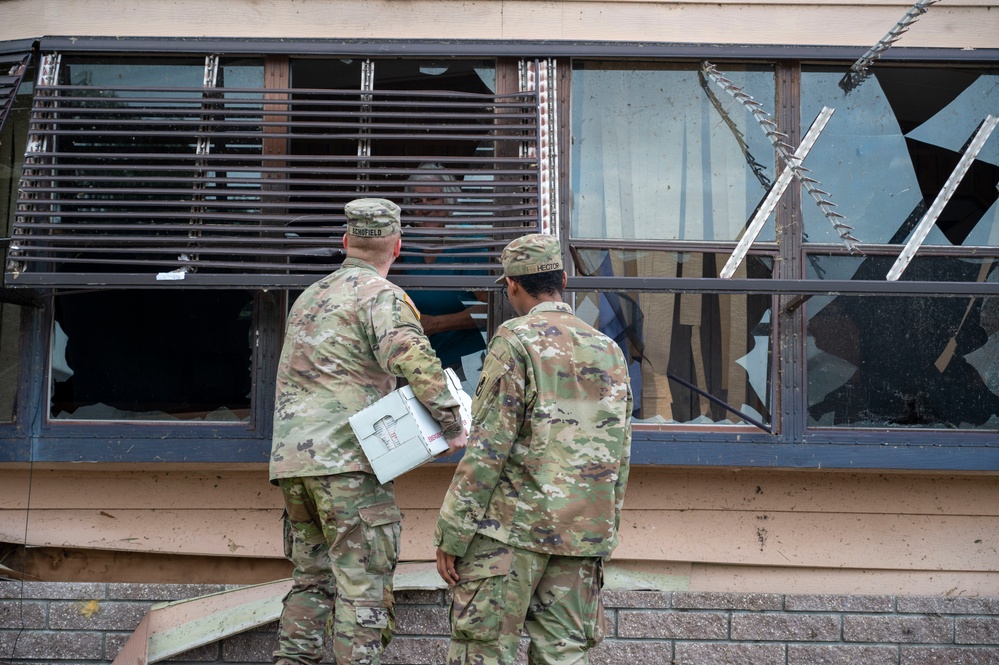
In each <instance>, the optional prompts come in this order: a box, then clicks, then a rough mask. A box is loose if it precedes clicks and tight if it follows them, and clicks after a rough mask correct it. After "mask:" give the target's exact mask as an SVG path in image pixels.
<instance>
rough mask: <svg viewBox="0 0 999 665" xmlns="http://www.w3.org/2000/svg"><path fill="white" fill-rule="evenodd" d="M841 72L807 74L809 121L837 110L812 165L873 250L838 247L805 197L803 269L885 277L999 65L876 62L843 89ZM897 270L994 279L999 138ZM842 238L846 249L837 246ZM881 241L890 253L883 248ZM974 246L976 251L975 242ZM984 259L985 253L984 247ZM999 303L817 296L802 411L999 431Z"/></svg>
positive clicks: (981, 110) (867, 422)
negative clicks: (829, 250)
mask: <svg viewBox="0 0 999 665" xmlns="http://www.w3.org/2000/svg"><path fill="white" fill-rule="evenodd" d="M841 78H842V70H840V69H838V68H827V67H806V68H804V69H803V72H802V84H801V87H802V121H803V122H804V121H805V120H806V119H808V118H810V117H811V115H812V114H814V113H815V112H817V110H818V108H819V107H820V106H821V105H827V106H834V107H836V109H837V111H836V115H835V116H834V117H833V119H832V121H831V122H830V123H829V125H828V128H827V129H826V131H825V133H824V134H823V137H822V139H821V140H820V141H819V142H817V143H816V145H815V148H814V149H813V150H812V152H811V154H810V155H809V157H808V159H807V160H806V162H805V164H806V166H808V167H809V168H811V169H812V174H813V175H814V176H815V177H816V178H818V179H819V180H821V181H822V187H823V188H824V189H827V190H829V191H830V192H832V198H833V200H834V201H835V202H836V203H837V205H838V207H837V211H838V212H840V213H842V214H843V215H844V216H845V221H846V223H848V224H850V225H851V226H853V227H854V231H853V234H854V236H856V237H857V238H859V239H860V240H861V242H862V243H863V244H862V247H864V256H852V257H849V256H829V255H824V254H823V253H821V252H820V250H819V246H820V245H821V244H822V243H837V239H836V238H835V236H834V235H833V233H832V230H831V227H830V226H829V224H828V223H826V222H825V220H823V219H822V216H821V213H820V211H819V210H818V209H817V208H816V207H815V206H814V205H809V204H808V201H805V202H804V203H803V204H802V213H803V218H804V224H805V229H804V234H805V239H806V241H807V244H806V245H805V250H806V252H808V261H807V270H808V274H807V277H808V278H809V279H822V280H871V281H880V280H885V279H886V278H887V277H888V274H889V271H890V270H892V268H893V265H894V264H895V262H896V259H897V258H898V256H899V249H898V248H897V247H896V248H895V249H891V248H887V247H885V245H895V246H898V245H903V244H905V243H906V241H907V240H908V239H909V238H910V237H911V236H912V235H913V232H914V230H915V229H916V227H917V224H919V223H920V221H921V220H922V219H923V217H924V215H925V214H926V213H927V210H929V209H930V208H931V204H932V203H933V202H934V200H935V199H936V198H937V197H938V195H939V194H940V192H941V191H942V190H943V189H944V185H945V183H946V182H947V181H948V178H949V177H950V176H951V174H952V173H953V172H954V170H955V166H956V165H957V164H958V161H959V160H960V158H961V156H962V153H963V151H964V150H965V147H966V145H967V144H968V142H969V139H970V138H971V137H972V136H973V135H974V134H975V133H976V130H977V129H978V127H979V125H981V124H982V121H983V120H985V118H986V116H987V115H989V114H994V113H995V109H996V102H997V100H999V75H997V73H996V72H995V70H987V69H981V68H977V69H976V68H970V67H955V66H951V67H932V68H930V67H925V66H902V65H888V64H883V63H881V64H878V65H877V66H876V67H874V68H873V69H872V75H871V76H870V77H868V78H867V79H866V80H865V81H863V82H862V83H861V84H860V85H859V86H857V87H856V88H853V89H852V90H850V91H849V92H848V93H847V92H844V90H843V89H841V88H840V87H839V81H840V79H841ZM975 157H976V158H975V159H974V161H972V162H971V164H970V167H969V169H968V171H967V173H966V174H965V175H964V177H963V179H961V180H960V183H959V184H958V185H957V186H956V188H954V190H953V195H952V197H951V198H950V201H949V202H948V203H947V204H946V205H945V206H944V207H943V208H942V210H941V212H940V215H939V217H938V218H936V220H935V222H934V223H933V224H932V226H930V227H929V233H928V234H927V235H926V237H925V240H924V241H923V242H922V248H921V249H919V250H918V253H917V254H916V256H915V258H914V259H913V260H912V261H911V262H910V263H908V265H907V267H904V272H903V273H901V278H902V279H904V280H911V281H933V282H986V281H989V282H993V281H997V280H999V273H997V272H996V271H995V269H994V268H995V264H996V260H997V258H996V257H992V258H988V254H990V253H995V249H989V248H995V247H999V219H997V214H999V212H997V211H999V207H997V198H999V191H997V185H999V140H997V139H996V137H992V138H991V139H990V140H988V141H987V142H986V143H985V144H984V146H983V147H982V148H981V149H980V151H979V152H978V154H977V155H976V156H975ZM837 244H838V243H837ZM878 245H881V247H878ZM974 248H979V249H974ZM983 254H984V255H985V257H984V258H983V256H982V255H983ZM992 300H994V298H990V297H985V298H974V297H920V296H902V295H899V296H892V295H890V296H817V297H814V298H812V299H811V300H810V301H809V302H808V303H807V305H806V308H805V312H806V316H807V319H808V322H807V333H808V334H807V339H806V341H807V349H806V358H807V386H808V387H807V405H806V406H807V413H808V423H809V425H811V426H813V427H827V426H828V427H876V428H884V427H890V428H929V429H940V428H950V429H953V428H958V429H993V430H994V429H995V428H996V427H997V426H999V360H997V358H999V355H997V354H999V347H995V348H994V345H993V343H992V340H993V339H994V335H995V333H996V331H997V330H999V323H997V321H999V317H996V316H995V314H994V313H993V305H992Z"/></svg>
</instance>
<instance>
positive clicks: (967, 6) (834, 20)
mask: <svg viewBox="0 0 999 665" xmlns="http://www.w3.org/2000/svg"><path fill="white" fill-rule="evenodd" d="M911 4H912V3H910V2H907V1H903V2H897V1H896V2H889V3H883V2H879V3H874V2H847V1H841V0H826V1H825V2H820V3H815V2H809V1H806V0H782V1H780V2H766V3H764V2H729V1H726V0H723V1H722V2H717V1H711V2H708V1H707V0H693V1H686V2H644V1H637V2H598V1H588V0H583V1H579V0H576V1H567V2H538V1H536V0H513V1H510V0H503V1H499V0H479V1H477V2H464V1H463V0H429V1H427V0H423V1H418V2H398V1H394V0H377V1H370V0H345V1H337V2H334V1H333V0H305V1H298V2H295V1H293V0H285V1H272V0H267V1H259V0H222V1H220V2H213V3H211V4H207V3H205V2H203V1H200V0H176V1H174V2H169V3H165V2H156V1H154V0H144V1H133V0H101V1H100V2H94V1H93V0H41V1H39V0H3V1H0V7H2V13H3V15H4V20H3V22H2V25H0V41H2V40H10V39H26V38H31V37H39V36H42V35H50V36H77V37H79V36H112V35H113V36H117V37H127V36H143V37H245V38H271V37H281V38H302V39H442V38H461V39H468V40H558V41H562V40H570V41H590V40H598V41H622V42H645V41H652V42H673V43H694V44H787V45H806V44H807V45H826V46H856V45H861V46H864V47H865V48H866V47H869V46H871V45H873V44H874V43H875V42H876V41H877V40H879V39H881V38H882V37H883V36H884V35H885V33H886V32H887V31H888V29H889V28H891V27H892V26H893V25H894V24H895V22H896V21H898V20H899V19H900V18H901V17H902V15H903V14H904V13H905V12H906V10H907V9H908V7H909V6H911ZM989 5H990V2H989V0H960V1H959V2H956V3H941V4H939V5H934V6H933V7H932V8H931V10H930V11H929V13H928V14H927V15H926V16H924V17H922V18H921V19H920V20H919V21H918V22H917V24H916V25H915V26H914V27H913V28H912V29H911V30H910V32H909V33H907V34H906V35H905V37H904V40H903V44H904V45H906V46H924V47H942V48H995V47H996V37H995V36H996V35H997V34H999V15H997V13H996V12H995V11H990V7H989ZM442 26H446V30H447V32H446V33H442ZM859 55H860V54H859V53H858V56H859Z"/></svg>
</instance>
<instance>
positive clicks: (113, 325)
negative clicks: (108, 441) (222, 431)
mask: <svg viewBox="0 0 999 665" xmlns="http://www.w3.org/2000/svg"><path fill="white" fill-rule="evenodd" d="M54 311H55V321H54V323H53V328H52V352H51V375H52V376H51V386H52V390H51V416H52V417H53V418H57V419H70V420H147V421H148V420H155V421H162V420H207V421H234V422H238V421H247V420H248V419H249V417H250V389H251V383H252V382H251V376H252V372H251V366H252V353H251V351H252V338H251V325H252V317H253V296H252V294H251V293H249V292H246V291H212V290H201V291H199V290H188V291H175V290H159V291H145V290H121V291H114V290H111V291H101V292H96V293H82V294H76V295H64V296H59V297H57V298H55V299H54Z"/></svg>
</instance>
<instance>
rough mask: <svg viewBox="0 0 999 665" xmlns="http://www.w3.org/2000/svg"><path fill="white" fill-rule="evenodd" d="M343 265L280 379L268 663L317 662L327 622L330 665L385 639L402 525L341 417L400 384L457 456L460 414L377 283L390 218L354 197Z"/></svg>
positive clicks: (395, 239)
mask: <svg viewBox="0 0 999 665" xmlns="http://www.w3.org/2000/svg"><path fill="white" fill-rule="evenodd" d="M344 212H345V213H346V216H347V233H346V234H345V235H344V237H343V245H344V248H345V249H346V255H347V256H346V259H344V261H343V264H342V266H341V267H340V268H339V269H338V270H337V271H336V272H334V273H332V274H331V275H328V276H326V277H324V278H323V279H321V280H319V281H318V282H316V283H315V284H313V285H312V286H310V287H309V288H308V289H306V290H305V291H304V292H303V293H302V295H301V296H300V297H299V298H298V300H296V301H295V304H294V306H293V307H292V309H291V311H290V312H289V314H288V328H287V332H286V334H285V340H284V347H283V349H282V352H281V360H280V363H279V365H278V372H277V394H276V403H275V411H274V436H273V444H272V449H271V463H270V478H271V482H272V483H275V484H277V485H279V486H280V487H281V492H282V493H283V495H284V501H285V511H286V515H285V554H286V555H287V556H288V558H289V559H290V560H291V561H292V563H293V564H294V565H295V571H294V584H293V586H292V589H291V591H290V592H289V593H288V595H287V596H286V597H285V599H284V609H283V612H282V614H281V625H280V631H279V634H278V649H277V651H275V652H274V659H275V662H278V663H284V664H296V665H312V664H313V663H318V662H320V661H321V660H322V658H323V654H324V651H323V648H324V646H323V641H324V634H325V632H326V630H327V624H328V622H330V612H331V610H332V611H333V617H332V630H333V653H334V655H335V656H336V662H337V663H339V664H340V665H347V664H348V663H354V664H366V665H378V663H379V662H380V660H381V653H382V650H383V649H384V648H385V646H386V645H387V644H388V643H389V641H390V640H391V638H392V630H393V627H394V619H395V613H394V601H393V595H392V576H393V573H394V571H395V566H396V562H397V560H398V557H399V538H400V527H401V525H400V521H401V519H402V516H401V514H400V512H399V508H398V506H396V503H395V496H394V494H393V487H392V484H391V483H387V484H384V485H382V484H379V483H378V481H377V480H376V478H375V475H374V473H373V470H372V468H371V465H370V464H369V463H368V460H367V458H366V457H365V455H364V452H363V450H362V449H361V446H360V444H359V443H358V441H357V438H356V437H355V436H354V433H353V431H352V430H351V428H350V423H349V422H348V418H349V417H350V416H351V415H353V414H354V413H356V412H357V411H360V410H361V409H363V408H364V407H366V406H368V405H369V404H372V403H373V402H375V401H376V400H378V399H379V398H380V397H382V396H383V395H386V394H387V393H389V392H390V391H392V390H393V389H395V387H396V377H399V376H402V377H405V378H406V379H407V380H408V381H409V385H410V386H412V388H413V392H414V393H415V394H416V396H417V398H418V399H419V400H420V401H421V402H422V403H423V404H424V405H425V406H426V407H427V409H429V410H430V413H431V414H432V416H433V418H434V419H435V420H436V421H437V422H438V424H439V425H440V426H441V429H442V430H443V433H444V436H445V438H447V440H448V443H449V445H450V446H451V450H450V451H449V452H453V451H456V450H458V449H460V448H462V447H464V445H465V434H464V431H463V428H462V424H461V416H460V415H459V413H458V402H457V400H455V399H454V398H453V397H452V396H451V394H450V392H449V391H448V390H446V389H445V380H444V374H443V372H442V369H441V365H440V361H439V360H438V359H437V357H436V356H435V355H434V352H433V350H432V349H431V347H430V342H429V340H427V338H426V336H425V335H424V334H423V329H422V328H421V326H420V321H419V313H418V312H417V311H416V309H415V308H414V307H413V306H412V303H411V302H410V301H409V299H408V298H407V296H406V294H405V293H404V292H403V291H402V289H400V288H398V287H396V286H395V285H393V284H391V283H390V282H389V281H387V280H386V279H385V277H386V275H387V274H388V270H389V267H390V266H391V264H392V262H393V261H394V260H395V259H396V258H397V257H398V256H399V251H400V247H401V244H402V235H401V225H400V219H399V207H398V206H397V205H395V204H394V203H392V202H391V201H387V200H385V199H358V200H355V201H351V202H350V203H348V204H347V205H346V207H345V208H344Z"/></svg>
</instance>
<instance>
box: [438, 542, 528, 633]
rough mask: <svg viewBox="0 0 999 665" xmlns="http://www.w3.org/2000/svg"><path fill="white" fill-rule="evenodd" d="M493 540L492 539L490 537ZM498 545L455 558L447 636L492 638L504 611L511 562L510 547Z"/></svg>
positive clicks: (500, 624)
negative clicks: (449, 626)
mask: <svg viewBox="0 0 999 665" xmlns="http://www.w3.org/2000/svg"><path fill="white" fill-rule="evenodd" d="M493 542H494V543H495V541H493ZM497 544H498V545H500V546H499V547H495V548H493V549H492V550H491V551H481V552H474V553H473V552H471V551H469V552H468V553H466V554H465V556H463V557H462V558H460V559H458V560H457V561H456V562H455V572H456V573H457V574H458V579H459V582H458V584H457V586H455V588H454V597H453V599H452V601H451V638H452V639H455V640H462V641H470V642H495V641H496V640H498V639H499V637H500V628H501V627H502V625H503V621H504V619H505V617H506V615H507V612H506V608H505V607H504V605H505V602H504V591H505V590H506V580H507V575H508V574H509V573H510V567H511V564H512V563H513V554H514V553H513V550H512V549H511V548H509V547H507V546H506V545H502V544H500V543H497Z"/></svg>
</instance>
